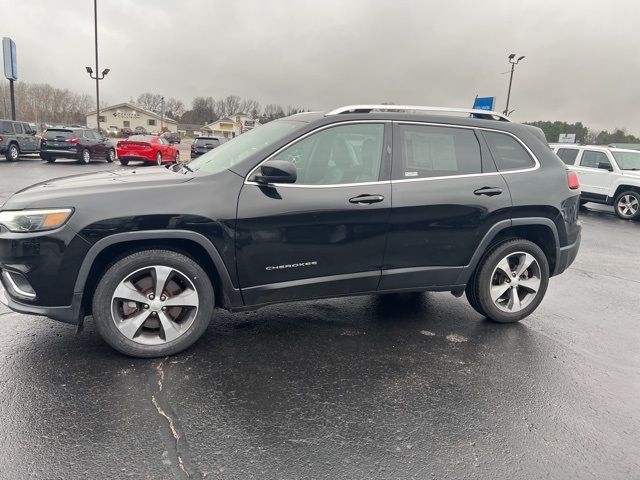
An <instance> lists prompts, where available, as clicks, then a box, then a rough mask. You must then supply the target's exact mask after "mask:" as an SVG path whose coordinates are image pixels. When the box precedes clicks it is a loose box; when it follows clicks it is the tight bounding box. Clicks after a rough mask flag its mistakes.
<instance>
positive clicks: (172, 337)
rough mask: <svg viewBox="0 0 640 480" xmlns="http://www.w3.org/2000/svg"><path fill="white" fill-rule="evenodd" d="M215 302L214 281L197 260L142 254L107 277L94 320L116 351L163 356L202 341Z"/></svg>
mask: <svg viewBox="0 0 640 480" xmlns="http://www.w3.org/2000/svg"><path fill="white" fill-rule="evenodd" d="M214 301H215V297H214V292H213V287H212V285H211V282H210V281H209V277H208V276H207V274H206V273H205V272H204V270H203V269H202V268H201V267H200V266H199V265H198V264H197V263H196V262H194V261H193V260H192V259H191V258H189V257H187V256H185V255H182V254H180V253H177V252H174V251H171V250H142V251H139V252H136V253H134V254H131V255H128V256H126V257H124V258H122V259H120V260H119V261H117V262H115V263H114V264H113V265H112V266H111V267H109V269H108V270H107V271H106V272H105V273H104V275H103V276H102V278H101V279H100V282H99V283H98V286H97V288H96V290H95V294H94V297H93V318H94V320H95V324H96V328H97V329H98V332H99V333H100V335H101V336H102V338H103V339H104V340H105V341H106V342H107V343H108V344H109V345H111V346H112V347H113V348H115V349H116V350H118V351H120V352H122V353H125V354H127V355H132V356H135V357H160V356H165V355H172V354H174V353H178V352H180V351H182V350H184V349H186V348H188V347H189V346H190V345H192V344H193V343H194V342H195V341H196V340H197V339H198V338H200V336H201V335H202V334H203V333H204V331H205V330H206V329H207V326H208V324H209V320H210V319H211V317H212V315H213V309H214Z"/></svg>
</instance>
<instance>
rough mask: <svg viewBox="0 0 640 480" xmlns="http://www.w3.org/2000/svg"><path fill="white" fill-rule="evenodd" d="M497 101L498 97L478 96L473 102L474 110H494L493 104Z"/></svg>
mask: <svg viewBox="0 0 640 480" xmlns="http://www.w3.org/2000/svg"><path fill="white" fill-rule="evenodd" d="M495 101H496V97H476V99H475V101H474V102H473V109H474V110H493V104H494V103H495Z"/></svg>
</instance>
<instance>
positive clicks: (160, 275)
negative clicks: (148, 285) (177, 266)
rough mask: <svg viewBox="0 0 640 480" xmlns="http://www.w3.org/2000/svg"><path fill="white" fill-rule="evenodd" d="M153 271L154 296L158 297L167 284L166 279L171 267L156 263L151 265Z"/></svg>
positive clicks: (171, 270)
mask: <svg viewBox="0 0 640 480" xmlns="http://www.w3.org/2000/svg"><path fill="white" fill-rule="evenodd" d="M153 272H154V275H153V281H154V289H155V296H156V298H158V297H161V296H162V294H163V292H164V287H165V286H166V285H167V280H169V277H170V276H171V272H173V269H172V268H169V267H162V266H159V265H156V266H155V267H153Z"/></svg>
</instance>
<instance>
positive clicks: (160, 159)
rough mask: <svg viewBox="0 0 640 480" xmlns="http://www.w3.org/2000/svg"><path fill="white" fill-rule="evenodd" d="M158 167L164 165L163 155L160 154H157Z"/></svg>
mask: <svg viewBox="0 0 640 480" xmlns="http://www.w3.org/2000/svg"><path fill="white" fill-rule="evenodd" d="M156 165H158V166H161V165H162V154H161V153H160V152H158V153H156Z"/></svg>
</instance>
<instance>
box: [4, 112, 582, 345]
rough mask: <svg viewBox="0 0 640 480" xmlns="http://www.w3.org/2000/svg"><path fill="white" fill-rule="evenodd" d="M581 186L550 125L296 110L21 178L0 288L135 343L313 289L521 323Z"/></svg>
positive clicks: (181, 340)
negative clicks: (436, 297) (169, 155)
mask: <svg viewBox="0 0 640 480" xmlns="http://www.w3.org/2000/svg"><path fill="white" fill-rule="evenodd" d="M389 108H392V109H393V110H394V111H393V112H389V111H385V109H389ZM421 112H423V113H421ZM434 112H435V114H434ZM445 112H448V113H456V112H458V113H459V112H464V113H465V114H466V115H469V114H473V115H474V116H475V117H476V118H469V117H461V116H459V115H458V116H456V115H443V114H442V113H445ZM438 113H441V114H438ZM579 198H580V190H579V185H578V183H577V177H576V176H575V173H573V172H568V171H567V170H566V168H565V165H564V164H563V163H562V162H561V161H560V159H559V158H558V157H557V156H556V155H555V154H554V153H553V152H552V151H551V149H550V148H549V146H548V145H547V143H546V140H545V139H544V135H543V134H542V132H541V131H540V130H539V129H536V128H534V127H529V126H526V125H519V124H516V123H511V122H510V121H508V119H507V118H506V117H503V116H501V115H499V114H497V113H494V112H487V111H480V110H477V111H476V110H455V109H446V110H445V109H436V108H433V107H431V108H430V107H408V106H407V107H404V106H397V105H393V106H384V105H369V106H350V107H344V108H341V109H337V110H334V111H332V112H329V113H327V114H320V113H303V114H298V115H293V116H291V117H287V118H283V119H280V120H277V121H272V122H269V123H267V124H265V125H263V126H261V127H259V128H256V129H253V130H251V131H249V132H247V133H245V134H243V135H240V136H238V137H236V138H235V139H233V140H232V141H229V142H227V143H225V144H223V145H221V146H220V147H218V148H215V149H213V150H211V151H210V152H208V153H206V154H204V155H202V156H201V157H198V158H197V159H195V160H192V161H191V162H189V163H187V164H178V165H174V166H172V167H171V168H163V167H152V168H147V169H144V170H132V171H122V170H119V171H113V172H100V173H93V174H88V175H79V176H78V175H75V176H73V177H67V178H61V179H58V180H52V181H48V182H44V183H40V184H37V185H34V186H32V187H30V188H27V189H25V190H22V191H20V192H19V193H16V194H15V195H14V196H13V197H11V198H10V199H9V200H8V201H7V203H6V204H5V205H4V206H3V208H2V210H1V211H0V269H1V271H2V273H1V278H2V286H3V288H4V292H0V298H4V302H5V303H6V304H7V305H8V306H9V307H10V308H11V309H13V310H16V311H19V312H25V313H30V314H38V315H47V316H49V317H52V318H54V319H57V320H61V321H64V322H69V323H73V324H79V323H81V322H82V320H83V318H84V317H85V315H90V314H93V318H94V322H95V325H96V327H97V329H98V331H99V332H100V334H101V335H102V337H103V338H104V339H105V340H106V341H107V342H108V343H109V344H110V345H111V346H113V347H114V348H116V349H117V350H119V351H121V352H124V353H126V354H129V355H134V356H139V357H154V356H162V355H168V354H172V353H176V352H179V351H181V350H183V349H185V348H186V347H188V346H189V345H191V344H192V343H193V342H195V341H196V340H197V339H198V337H200V335H202V333H203V332H204V331H205V330H206V328H207V325H208V323H209V321H210V319H211V318H212V316H213V315H214V308H215V307H220V308H225V309H228V310H232V311H239V310H247V309H255V308H257V307H260V306H263V305H267V304H271V303H277V302H288V301H293V300H302V299H310V298H324V297H336V296H343V295H362V294H379V293H387V292H408V291H425V290H436V291H450V292H452V293H453V294H454V295H456V296H460V295H462V294H464V293H465V292H466V295H467V298H468V300H469V302H470V304H471V306H472V307H473V308H474V309H475V310H476V311H477V312H479V313H480V314H481V315H484V316H486V317H488V318H489V319H492V320H494V321H497V322H503V323H509V322H516V321H518V320H520V319H522V318H524V317H526V316H527V315H529V314H530V313H531V312H533V311H534V310H535V309H536V307H537V306H538V305H539V304H540V302H541V301H542V298H543V297H544V295H545V292H546V290H547V286H548V282H549V277H551V276H553V275H558V274H560V273H562V272H563V271H564V270H565V269H566V268H567V267H568V266H569V265H570V264H571V263H572V262H573V260H574V258H575V256H576V254H577V252H578V247H579V244H580V229H581V227H580V223H579V221H578V207H579ZM159 199H162V201H159Z"/></svg>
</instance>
